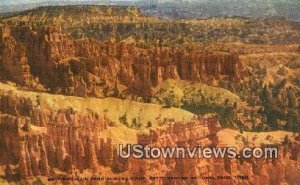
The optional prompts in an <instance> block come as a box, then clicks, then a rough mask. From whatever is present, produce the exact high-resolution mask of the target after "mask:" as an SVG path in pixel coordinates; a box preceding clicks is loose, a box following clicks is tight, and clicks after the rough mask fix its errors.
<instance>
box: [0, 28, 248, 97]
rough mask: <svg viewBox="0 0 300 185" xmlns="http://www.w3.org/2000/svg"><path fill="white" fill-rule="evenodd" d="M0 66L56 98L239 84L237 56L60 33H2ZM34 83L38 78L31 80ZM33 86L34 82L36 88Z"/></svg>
mask: <svg viewBox="0 0 300 185" xmlns="http://www.w3.org/2000/svg"><path fill="white" fill-rule="evenodd" d="M0 31H1V34H0V36H1V37H0V55H1V58H0V65H1V66H2V67H3V68H4V70H5V71H6V72H7V74H8V75H9V78H10V79H12V80H14V81H16V82H18V83H20V84H21V85H26V86H33V87H36V83H37V82H39V83H41V84H42V85H43V86H44V87H46V88H47V89H50V90H51V91H52V92H55V93H63V94H68V95H77V96H98V97H101V96H107V95H111V94H112V95H114V94H117V93H118V92H116V91H118V88H117V87H118V86H119V85H122V86H125V89H127V90H128V91H129V92H133V93H136V94H139V95H143V96H151V95H152V93H153V88H155V87H156V86H157V85H159V84H160V83H161V82H162V81H164V80H166V79H169V78H172V79H181V80H188V81H194V82H204V83H207V82H208V81H211V80H212V79H215V80H219V79H224V78H226V79H228V80H231V81H235V82H238V81H239V80H241V78H242V75H241V72H242V65H241V63H240V61H239V58H238V56H237V55H234V54H226V53H213V52H208V51H201V50H197V49H192V50H187V49H184V48H155V49H142V48H138V47H136V45H135V41H134V40H130V39H127V40H124V41H122V42H118V43H116V42H114V41H110V42H105V43H101V42H100V41H98V40H94V39H79V40H73V39H72V38H71V37H70V36H68V34H66V33H64V32H63V31H62V28H61V27H53V26H52V27H50V26H49V27H41V28H38V29H33V28H31V27H2V28H1V29H0ZM33 77H34V78H33ZM32 81H34V82H32Z"/></svg>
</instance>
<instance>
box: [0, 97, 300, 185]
mask: <svg viewBox="0 0 300 185" xmlns="http://www.w3.org/2000/svg"><path fill="white" fill-rule="evenodd" d="M163 124H165V125H166V127H163V128H155V129H152V130H150V132H149V133H144V134H139V135H138V137H137V138H138V140H137V143H138V144H142V145H143V146H150V147H154V146H157V147H197V146H199V145H201V146H202V147H212V146H222V145H221V143H220V141H219V138H218V136H217V133H218V132H219V131H220V129H221V128H220V126H219V124H218V118H217V117H208V118H202V117H195V118H194V119H192V120H191V121H189V122H186V123H185V122H176V121H172V120H165V121H164V123H163ZM108 125H109V124H108V120H106V119H103V118H102V117H101V116H100V115H97V114H95V113H93V112H90V111H87V112H85V113H83V112H82V113H79V112H77V111H75V110H73V109H71V108H70V109H60V110H55V109H53V110H52V109H47V108H45V107H43V108H42V107H40V106H39V105H38V103H37V102H32V101H31V99H30V98H26V97H22V96H18V95H16V94H13V93H12V92H10V91H1V92H0V131H1V132H0V146H1V149H2V150H1V151H0V156H5V158H4V157H1V158H0V159H1V160H0V163H1V164H2V165H4V166H6V170H5V173H6V179H12V178H15V177H16V176H18V177H19V178H20V179H21V180H26V179H28V178H30V177H35V176H51V177H55V176H56V175H62V174H64V176H80V174H82V173H83V172H84V171H85V172H84V173H85V174H87V173H88V174H91V175H96V176H97V174H98V173H99V172H100V171H101V170H103V169H106V170H105V173H104V172H103V171H102V172H101V174H102V175H107V176H114V175H119V176H126V177H141V176H145V177H151V176H152V177H184V176H185V177H209V176H212V175H213V176H215V177H216V176H231V177H235V176H237V175H247V176H248V178H249V179H248V180H246V181H245V180H242V179H239V178H233V179H231V180H228V179H226V180H225V179H222V180H218V181H209V180H204V179H202V178H200V179H199V178H195V179H191V178H188V179H183V180H178V179H177V180H174V179H170V178H160V179H155V180H153V179H152V180H151V179H149V178H146V179H145V180H138V181H136V180H130V182H131V183H132V184H141V182H142V183H144V184H151V183H154V184H166V185H167V184H203V183H207V184H239V183H241V184H257V185H263V184H282V183H287V184H293V183H294V182H298V181H299V175H298V174H299V169H300V165H299V164H300V162H299V161H300V153H299V145H295V144H293V143H290V144H288V145H285V146H284V145H277V146H278V147H279V157H278V159H254V158H251V159H227V158H211V159H205V158H198V157H197V156H196V157H195V158H185V159H181V158H175V157H174V158H161V157H160V158H158V159H135V158H132V157H130V158H129V159H122V158H120V156H119V155H118V151H117V149H118V146H116V145H115V144H113V143H114V142H113V140H114V139H115V138H106V139H101V138H100V137H99V136H101V134H102V133H103V132H104V131H105V130H106V129H110V128H109V127H108ZM11 167H13V168H14V170H12V168H11ZM107 169H109V170H107ZM57 171H61V172H63V173H57ZM103 173H104V174H103Z"/></svg>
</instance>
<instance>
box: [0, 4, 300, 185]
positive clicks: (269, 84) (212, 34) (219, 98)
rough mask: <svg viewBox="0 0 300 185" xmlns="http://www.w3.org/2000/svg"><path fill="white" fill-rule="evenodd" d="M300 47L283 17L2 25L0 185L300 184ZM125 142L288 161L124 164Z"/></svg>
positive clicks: (83, 11) (73, 9)
mask: <svg viewBox="0 0 300 185" xmlns="http://www.w3.org/2000/svg"><path fill="white" fill-rule="evenodd" d="M299 38H300V33H299V24H298V23H295V22H290V21H287V20H283V19H275V18H274V19H273V18H270V19H269V18H266V19H262V20H260V19H259V20H256V19H245V18H210V19H203V20H202V19H201V20H197V19H188V20H181V19H178V20H165V19H161V18H157V17H150V16H145V15H143V14H142V13H141V11H140V10H139V9H138V8H136V7H114V6H58V7H55V6H53V7H40V8H37V9H34V10H29V11H25V12H22V13H15V14H12V15H8V16H3V17H1V18H0V148H1V150H0V184H1V183H4V184H17V185H18V184H49V183H52V182H51V179H52V180H53V181H55V182H53V183H54V184H132V185H140V184H155V185H169V184H176V185H185V184H186V185H189V184H192V185H194V184H195V185H196V184H208V185H219V184H220V185H221V184H222V185H223V184H225V185H227V184H228V185H231V184H243V185H244V184H245V185H271V184H272V185H273V184H274V185H277V184H278V185H282V184H288V185H290V184H291V185H294V184H297V182H299V181H300V176H299V174H300V136H299V129H300V127H299V125H300V124H299V115H300V114H299V110H300V109H299V104H298V103H297V102H299V100H300V99H299V80H298V79H299V72H298V71H299V66H300V65H299V61H300V55H299V51H300V50H299ZM281 44H282V45H281ZM283 44H286V45H283ZM119 144H122V145H124V146H125V145H127V144H141V145H143V146H150V147H197V146H199V145H201V146H202V147H236V148H238V150H239V151H240V150H241V149H242V148H243V147H277V148H278V151H279V156H278V159H254V158H251V159H243V158H241V159H239V158H236V159H228V158H211V159H204V158H198V157H195V158H191V159H177V158H167V159H164V158H159V159H135V158H131V157H130V158H129V159H122V158H120V156H119V155H118V147H119ZM102 177H103V178H104V179H102ZM152 177H161V178H152ZM176 177H182V178H181V179H176ZM183 177H187V178H183ZM193 177H197V178H193ZM217 177H223V178H221V179H218V180H214V178H217ZM227 177H228V178H227ZM242 177H245V178H246V179H243V178H242ZM62 178H79V179H80V178H82V179H83V180H84V179H86V178H87V179H88V180H87V182H82V181H70V182H69V181H67V182H65V181H63V180H61V181H60V180H57V181H56V180H55V179H62ZM90 178H91V179H94V180H91V179H90ZM97 179H101V180H97ZM116 179H117V180H116Z"/></svg>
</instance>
